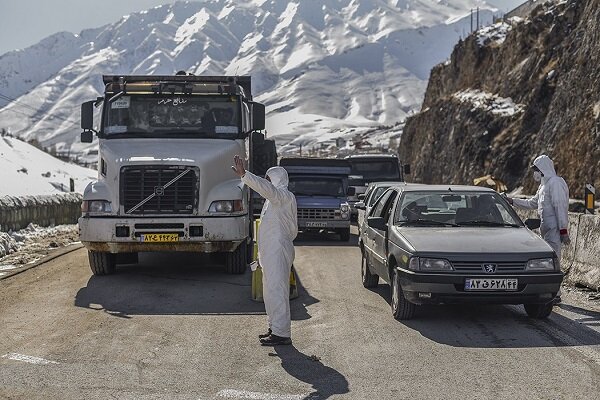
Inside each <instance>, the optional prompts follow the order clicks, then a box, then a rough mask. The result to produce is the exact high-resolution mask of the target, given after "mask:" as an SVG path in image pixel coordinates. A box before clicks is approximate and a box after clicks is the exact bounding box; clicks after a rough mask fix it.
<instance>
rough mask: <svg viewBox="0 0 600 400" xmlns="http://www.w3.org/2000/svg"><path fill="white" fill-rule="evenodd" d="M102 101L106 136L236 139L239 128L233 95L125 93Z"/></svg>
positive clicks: (237, 105)
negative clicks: (104, 109)
mask: <svg viewBox="0 0 600 400" xmlns="http://www.w3.org/2000/svg"><path fill="white" fill-rule="evenodd" d="M105 104H106V107H107V110H106V113H105V120H104V135H105V136H106V137H113V136H123V135H127V136H132V137H135V136H140V137H148V136H150V137H157V136H159V137H166V136H169V137H171V136H176V135H181V134H183V135H185V136H186V137H189V136H197V137H202V138H206V137H210V138H226V139H235V138H237V137H238V136H239V132H240V128H239V126H240V123H239V119H240V118H239V114H240V112H239V108H240V107H239V103H238V100H237V98H236V97H235V96H183V95H160V96H158V95H128V96H122V97H120V98H119V99H116V100H114V101H113V102H111V103H108V102H106V103H105Z"/></svg>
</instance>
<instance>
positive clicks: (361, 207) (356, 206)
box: [354, 201, 367, 211]
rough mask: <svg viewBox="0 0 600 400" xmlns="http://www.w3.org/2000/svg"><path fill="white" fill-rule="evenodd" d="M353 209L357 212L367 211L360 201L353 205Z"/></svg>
mask: <svg viewBox="0 0 600 400" xmlns="http://www.w3.org/2000/svg"><path fill="white" fill-rule="evenodd" d="M354 208H356V209H357V210H363V211H364V210H366V209H367V207H366V206H365V203H364V202H362V201H359V202H358V203H356V204H355V205H354Z"/></svg>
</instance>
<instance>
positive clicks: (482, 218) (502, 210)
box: [395, 192, 522, 227]
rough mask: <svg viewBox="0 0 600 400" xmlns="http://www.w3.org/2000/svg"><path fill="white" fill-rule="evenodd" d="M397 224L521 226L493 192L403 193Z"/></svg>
mask: <svg viewBox="0 0 600 400" xmlns="http://www.w3.org/2000/svg"><path fill="white" fill-rule="evenodd" d="M395 222H396V224H398V225H419V224H420V225H429V226H435V225H448V226H488V227H520V226H522V224H521V222H520V220H519V218H518V217H517V215H516V214H515V212H514V211H513V210H512V209H510V207H509V206H508V205H507V203H506V201H504V200H503V199H502V197H501V196H500V195H498V194H497V193H490V192H406V193H405V194H404V196H403V197H402V200H401V201H400V202H399V204H398V207H397V208H396V214H395Z"/></svg>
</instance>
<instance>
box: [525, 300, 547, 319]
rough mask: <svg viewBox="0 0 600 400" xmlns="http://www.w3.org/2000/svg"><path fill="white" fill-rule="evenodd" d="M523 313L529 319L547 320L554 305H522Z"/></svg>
mask: <svg viewBox="0 0 600 400" xmlns="http://www.w3.org/2000/svg"><path fill="white" fill-rule="evenodd" d="M523 307H524V308H525V312H526V313H527V315H529V317H531V318H535V319H544V318H548V317H549V316H550V314H552V308H553V307H554V304H553V303H552V302H550V303H546V304H523Z"/></svg>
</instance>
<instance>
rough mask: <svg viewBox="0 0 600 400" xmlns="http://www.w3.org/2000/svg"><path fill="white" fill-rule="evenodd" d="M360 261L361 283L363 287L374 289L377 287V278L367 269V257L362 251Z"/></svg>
mask: <svg viewBox="0 0 600 400" xmlns="http://www.w3.org/2000/svg"><path fill="white" fill-rule="evenodd" d="M361 258H362V261H361V265H360V275H361V281H362V284H363V286H364V287H366V288H374V287H377V285H379V276H378V275H376V274H372V273H371V268H370V267H369V260H368V259H367V255H366V254H365V252H364V250H363V251H362V257H361Z"/></svg>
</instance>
